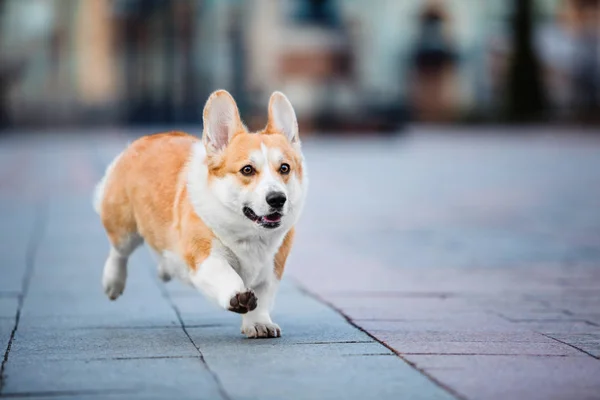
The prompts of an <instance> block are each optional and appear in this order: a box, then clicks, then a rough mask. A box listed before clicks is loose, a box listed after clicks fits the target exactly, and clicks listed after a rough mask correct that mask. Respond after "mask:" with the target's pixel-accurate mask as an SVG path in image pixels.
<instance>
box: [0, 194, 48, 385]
mask: <svg viewBox="0 0 600 400" xmlns="http://www.w3.org/2000/svg"><path fill="white" fill-rule="evenodd" d="M35 213H36V215H35V219H34V221H33V232H32V233H31V236H30V237H29V242H28V244H27V249H26V250H25V271H24V274H23V279H22V281H21V293H20V294H19V296H18V297H17V298H18V303H17V312H16V314H15V324H14V326H13V329H12V331H11V333H10V337H9V339H8V344H7V345H6V350H5V351H4V358H3V359H2V364H1V365H0V396H2V389H3V388H4V383H5V380H6V378H5V376H4V372H5V369H6V364H7V363H8V357H9V354H10V350H11V348H12V344H13V341H14V339H15V336H16V334H17V329H18V328H19V321H20V320H21V311H22V309H23V304H24V303H25V297H26V296H27V293H28V292H29V284H30V283H31V277H32V276H33V269H34V266H35V257H36V255H37V251H38V248H39V245H40V243H41V241H42V238H43V236H44V233H45V230H46V226H47V222H48V204H47V203H46V202H40V203H38V204H37V205H36V207H35Z"/></svg>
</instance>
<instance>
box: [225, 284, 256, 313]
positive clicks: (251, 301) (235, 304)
mask: <svg viewBox="0 0 600 400" xmlns="http://www.w3.org/2000/svg"><path fill="white" fill-rule="evenodd" d="M257 304H258V301H257V299H256V296H255V295H254V292H252V291H251V290H248V291H246V292H240V293H236V294H235V295H234V296H233V297H232V298H231V299H230V300H229V311H233V312H235V313H238V314H246V313H247V312H248V311H252V310H254V309H255V308H256V305H257Z"/></svg>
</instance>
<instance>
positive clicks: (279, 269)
mask: <svg viewBox="0 0 600 400" xmlns="http://www.w3.org/2000/svg"><path fill="white" fill-rule="evenodd" d="M294 235H295V230H294V228H292V229H290V231H289V232H288V233H287V235H285V238H284V239H283V243H282V244H281V247H280V248H279V251H278V252H277V254H276V255H275V276H276V277H277V279H279V280H281V277H282V276H283V270H284V269H285V262H286V261H287V258H288V255H289V254H290V250H292V244H293V242H294Z"/></svg>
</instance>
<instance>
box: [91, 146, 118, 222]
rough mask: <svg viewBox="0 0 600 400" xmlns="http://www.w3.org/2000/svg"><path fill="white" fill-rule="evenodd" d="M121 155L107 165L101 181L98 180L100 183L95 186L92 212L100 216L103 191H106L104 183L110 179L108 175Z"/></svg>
mask: <svg viewBox="0 0 600 400" xmlns="http://www.w3.org/2000/svg"><path fill="white" fill-rule="evenodd" d="M122 155H123V153H122V152H121V153H120V154H119V155H117V156H116V157H115V158H114V159H113V160H112V162H111V163H110V164H109V165H108V167H106V170H105V171H104V176H103V177H102V179H100V182H98V184H97V185H96V187H95V189H94V199H93V204H94V210H96V212H97V213H98V214H100V210H102V201H103V200H104V190H105V189H106V183H107V181H108V178H109V177H110V173H111V172H112V170H113V169H114V168H115V165H116V164H117V161H119V159H120V158H121V156H122Z"/></svg>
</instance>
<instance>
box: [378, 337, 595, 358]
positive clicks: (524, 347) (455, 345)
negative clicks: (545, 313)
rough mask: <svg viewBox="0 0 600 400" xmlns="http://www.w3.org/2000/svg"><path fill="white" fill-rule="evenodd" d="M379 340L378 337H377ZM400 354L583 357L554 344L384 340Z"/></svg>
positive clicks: (570, 349)
mask: <svg viewBox="0 0 600 400" xmlns="http://www.w3.org/2000/svg"><path fill="white" fill-rule="evenodd" d="M378 338H379V339H381V338H380V337H378ZM384 341H385V343H387V344H388V345H390V346H392V347H393V348H394V349H396V350H397V351H398V352H400V353H402V354H481V355H485V354H495V355H532V356H571V357H583V356H585V354H583V353H582V352H580V351H577V350H576V349H573V348H572V347H570V346H567V345H564V344H561V343H558V342H554V343H535V342H519V343H514V342H467V341H461V342H434V343H429V342H407V341H403V340H397V339H394V338H391V339H384Z"/></svg>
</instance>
